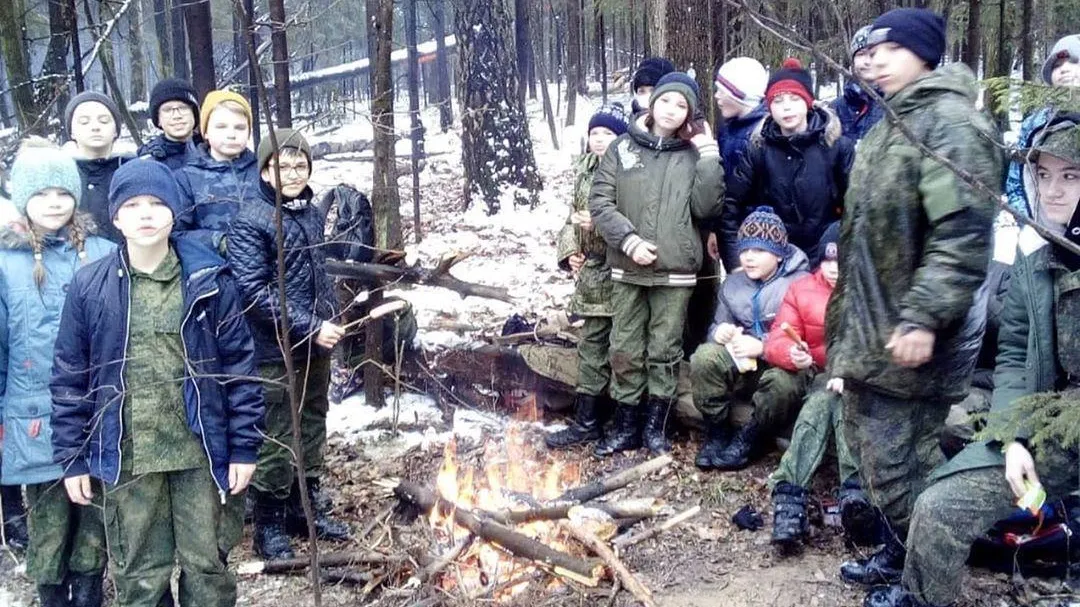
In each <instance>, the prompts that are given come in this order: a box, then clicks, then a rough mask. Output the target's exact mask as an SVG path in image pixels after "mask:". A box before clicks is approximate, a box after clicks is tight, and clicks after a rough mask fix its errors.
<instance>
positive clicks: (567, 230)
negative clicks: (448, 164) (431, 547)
mask: <svg viewBox="0 0 1080 607" xmlns="http://www.w3.org/2000/svg"><path fill="white" fill-rule="evenodd" d="M626 126H627V125H626V114H625V113H624V112H623V109H622V106H621V105H611V106H607V107H603V108H600V110H599V111H598V112H596V113H595V114H593V117H592V118H591V119H589V149H588V151H587V152H585V155H584V156H582V157H581V159H580V160H578V163H577V177H576V179H575V181H574V200H573V202H572V204H571V206H570V216H569V217H568V218H567V220H566V225H565V226H563V229H562V231H561V232H559V241H558V257H559V267H560V268H562V269H564V270H569V271H570V272H573V274H574V277H575V282H574V299H573V301H571V303H570V311H571V312H572V313H574V314H576V315H578V316H581V317H583V318H584V319H585V324H584V325H583V326H582V331H581V341H580V342H578V348H577V351H578V382H577V398H576V400H575V401H574V421H572V422H571V423H570V427H569V428H567V429H566V430H562V431H560V432H556V433H554V434H551V435H549V436H548V437H547V438H546V440H545V442H546V443H547V445H548V447H550V448H552V449H565V448H566V447H570V446H573V445H578V444H581V443H585V442H593V441H597V440H599V439H600V436H601V433H602V424H603V421H602V420H603V418H604V417H606V415H605V414H606V413H608V412H607V411H602V410H601V409H606V408H607V405H608V398H607V387H608V383H609V382H610V381H611V365H610V364H609V360H608V346H609V345H610V344H611V266H609V265H608V263H607V244H606V243H605V242H604V239H603V238H601V237H600V235H599V234H597V233H596V231H595V230H594V229H593V224H592V215H590V214H589V209H588V208H587V207H588V203H589V189H590V188H592V180H593V173H595V172H596V167H597V166H598V165H599V164H600V158H602V157H603V155H604V152H606V151H607V148H608V145H609V144H610V143H611V142H612V141H614V140H615V138H616V137H618V136H620V135H622V134H623V133H625V132H626Z"/></svg>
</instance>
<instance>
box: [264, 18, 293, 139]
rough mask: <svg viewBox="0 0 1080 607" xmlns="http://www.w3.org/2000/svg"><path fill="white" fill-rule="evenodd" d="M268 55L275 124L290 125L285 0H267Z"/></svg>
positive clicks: (290, 94)
mask: <svg viewBox="0 0 1080 607" xmlns="http://www.w3.org/2000/svg"><path fill="white" fill-rule="evenodd" d="M269 6H270V55H271V56H272V57H273V61H274V104H275V105H276V106H277V107H276V108H275V110H276V117H277V124H278V126H279V127H282V128H290V127H292V92H291V89H290V87H289V40H288V36H287V33H286V31H285V24H286V21H287V17H286V16H285V0H269Z"/></svg>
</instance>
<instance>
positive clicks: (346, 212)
mask: <svg viewBox="0 0 1080 607" xmlns="http://www.w3.org/2000/svg"><path fill="white" fill-rule="evenodd" d="M316 207H317V208H318V209H319V210H320V211H321V212H322V213H323V216H324V217H327V218H332V221H331V222H330V226H329V228H330V229H329V234H327V238H326V242H327V245H326V255H327V257H331V258H333V259H337V260H340V261H354V262H365V263H366V262H370V261H371V260H372V259H374V257H375V249H374V248H373V247H374V246H375V216H374V212H373V211H372V209H371V201H370V200H368V197H367V196H366V195H364V193H363V192H361V191H360V190H357V189H356V188H354V187H352V186H349V185H345V184H338V185H337V186H335V187H334V188H333V189H332V190H330V191H328V192H326V193H325V194H323V196H322V198H320V199H319V202H318V203H316Z"/></svg>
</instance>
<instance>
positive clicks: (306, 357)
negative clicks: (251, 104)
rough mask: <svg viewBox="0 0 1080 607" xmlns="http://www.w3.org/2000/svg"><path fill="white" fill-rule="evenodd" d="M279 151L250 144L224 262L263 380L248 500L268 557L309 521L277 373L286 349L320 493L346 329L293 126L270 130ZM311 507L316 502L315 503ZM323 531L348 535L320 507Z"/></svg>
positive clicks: (311, 476)
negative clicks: (261, 438) (242, 200)
mask: <svg viewBox="0 0 1080 607" xmlns="http://www.w3.org/2000/svg"><path fill="white" fill-rule="evenodd" d="M275 135H276V139H277V143H278V147H279V152H278V153H277V154H275V153H274V150H273V146H272V144H271V141H270V138H269V137H265V138H263V140H262V142H261V143H260V144H259V150H258V168H259V175H260V177H261V179H260V181H259V189H258V196H257V197H256V198H254V199H253V200H251V201H250V202H249V203H248V204H244V205H241V206H240V209H239V211H238V212H237V215H236V217H235V219H233V222H232V225H231V227H230V228H229V232H228V243H229V246H228V259H229V264H230V265H231V266H232V267H233V270H234V271H235V273H236V275H237V277H238V278H237V280H238V281H239V283H240V291H241V295H242V297H243V299H244V304H245V309H246V310H247V318H248V321H249V323H250V324H251V328H252V332H253V333H254V334H255V350H256V357H257V359H258V363H259V373H260V375H261V376H262V377H263V379H264V380H266V381H267V383H266V403H267V406H266V432H267V436H268V437H269V440H267V441H266V442H265V443H264V444H263V449H262V451H261V452H260V453H259V468H258V472H257V474H256V476H255V478H254V479H253V480H252V496H253V498H254V501H255V513H254V514H255V534H254V535H255V537H254V544H255V551H256V552H258V553H259V555H260V556H261V557H262V558H264V559H267V560H271V559H280V558H291V557H292V556H293V552H292V548H291V547H290V545H289V538H288V533H294V534H298V535H299V534H306V530H307V523H306V521H305V520H304V515H303V510H302V509H301V507H300V491H299V484H298V482H297V481H296V472H295V470H294V464H293V461H292V455H291V453H290V447H291V445H292V426H291V414H290V408H289V398H288V393H287V391H286V389H285V386H287V383H288V378H287V377H286V371H285V364H284V361H285V356H291V357H292V360H293V363H294V372H295V373H296V389H297V391H298V392H299V395H300V396H301V398H302V401H303V402H302V405H301V407H302V409H301V430H300V432H301V435H302V436H301V439H302V443H303V450H304V463H305V466H304V470H302V471H300V473H302V474H304V475H305V478H306V479H307V489H308V493H309V495H310V496H311V497H312V503H315V499H314V497H315V496H316V495H317V494H318V491H319V481H320V476H321V475H322V472H323V451H324V450H325V446H326V411H327V408H328V407H329V401H328V399H327V390H328V387H329V383H330V351H331V350H332V349H333V347H334V346H335V345H336V344H337V342H338V341H339V340H340V339H341V338H342V336H343V335H344V334H345V330H344V328H343V327H342V326H341V325H339V324H338V323H337V315H338V314H337V309H336V308H337V300H336V299H335V296H334V290H333V284H332V282H331V280H330V278H329V276H327V274H326V272H325V271H324V268H323V266H324V264H325V261H326V253H325V249H324V247H323V246H322V245H323V226H324V225H325V218H324V217H323V215H322V213H320V212H319V210H318V209H316V208H315V206H314V205H313V204H312V203H311V199H312V192H311V188H309V187H308V179H309V178H310V176H311V152H310V148H309V147H308V142H307V141H306V140H305V139H304V137H303V136H302V135H301V134H300V133H299V132H297V131H294V130H292V129H278V130H276V131H275ZM278 195H280V197H281V213H282V217H281V220H282V222H281V223H282V230H283V232H284V234H283V236H284V239H283V240H284V248H285V263H284V266H282V268H283V269H282V271H284V272H285V292H286V297H287V298H288V306H287V307H286V309H282V308H281V305H280V301H279V299H278V291H277V284H278V271H279V267H278V263H277V259H278V257H277V231H276V227H275V226H276V222H275V218H274V214H275V208H276V202H277V197H278ZM282 316H284V317H285V318H287V320H288V325H289V337H290V339H291V347H292V349H291V351H290V352H283V351H282V346H281V342H280V341H279V335H280V330H279V327H280V320H281V318H282ZM317 510H318V509H317ZM316 530H317V531H318V535H319V537H321V538H326V539H339V540H341V539H347V538H348V528H347V527H346V525H345V524H344V523H341V522H338V521H334V520H332V519H330V518H329V517H328V516H327V513H326V512H325V511H322V510H318V511H317V512H316Z"/></svg>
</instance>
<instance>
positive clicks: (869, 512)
mask: <svg viewBox="0 0 1080 607" xmlns="http://www.w3.org/2000/svg"><path fill="white" fill-rule="evenodd" d="M838 497H839V501H840V524H841V525H843V527H844V535H846V536H847V537H848V539H849V540H851V543H853V544H855V545H856V546H874V545H877V543H878V542H879V541H880V538H881V533H880V531H879V526H878V515H877V511H876V510H874V507H873V506H871V505H870V500H869V499H868V498H867V497H866V494H865V493H863V490H862V487H861V486H860V485H859V481H857V480H854V479H849V480H846V481H844V484H843V485H842V486H841V487H840V493H839V496H838Z"/></svg>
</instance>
